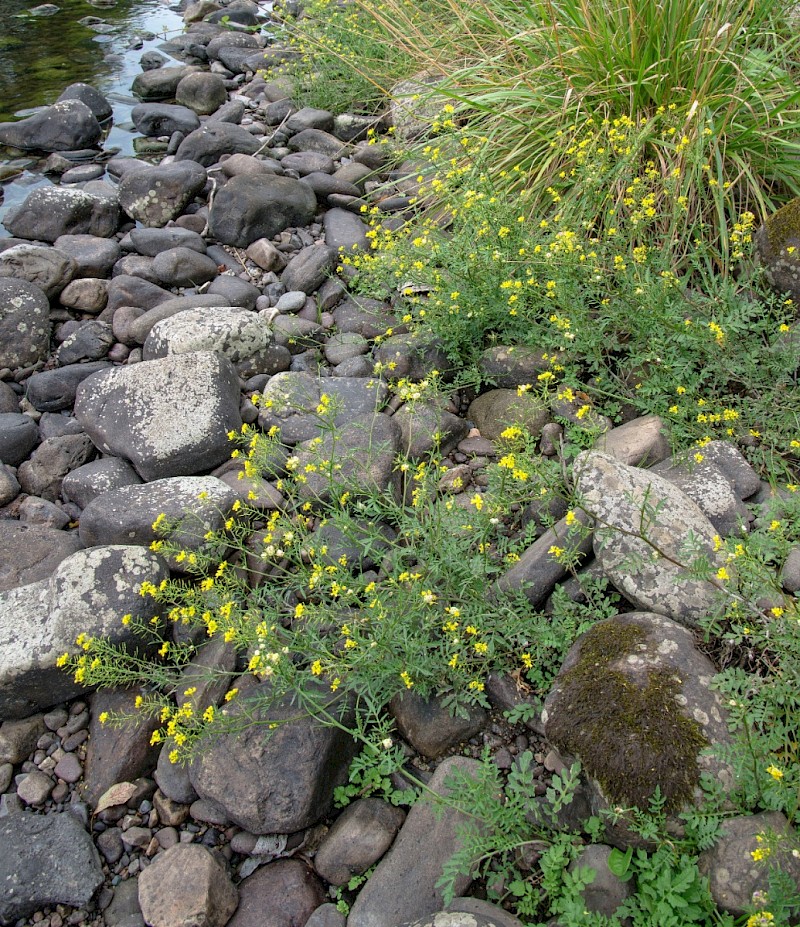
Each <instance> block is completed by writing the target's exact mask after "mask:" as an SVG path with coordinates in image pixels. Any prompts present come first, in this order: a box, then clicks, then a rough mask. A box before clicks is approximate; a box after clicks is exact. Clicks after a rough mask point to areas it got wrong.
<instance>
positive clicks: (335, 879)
mask: <svg viewBox="0 0 800 927" xmlns="http://www.w3.org/2000/svg"><path fill="white" fill-rule="evenodd" d="M404 820H405V812H404V811H402V810H401V809H400V808H395V807H394V806H393V805H390V804H389V803H388V802H385V801H382V800H381V799H379V798H360V799H358V800H357V801H354V802H353V803H352V804H350V805H348V806H347V807H346V808H345V810H344V811H343V812H342V813H341V814H340V815H339V817H338V818H337V819H336V821H335V822H334V824H333V826H332V827H331V829H330V830H329V831H328V833H327V834H326V835H325V837H324V838H323V840H322V843H321V844H320V846H319V849H318V850H317V854H316V856H315V857H314V868H315V869H316V870H317V872H318V873H319V874H320V875H321V876H322V878H323V879H325V881H326V882H329V883H330V884H331V885H344V884H345V883H346V882H349V881H350V879H352V877H353V876H357V875H362V874H363V873H365V872H366V871H367V869H369V868H370V866H374V865H375V863H377V862H378V860H379V859H380V858H381V857H382V856H383V854H384V853H385V852H386V851H387V850H388V849H389V847H390V846H391V845H392V841H393V840H394V838H395V837H396V836H397V832H398V830H399V829H400V827H401V826H402V824H403V821H404Z"/></svg>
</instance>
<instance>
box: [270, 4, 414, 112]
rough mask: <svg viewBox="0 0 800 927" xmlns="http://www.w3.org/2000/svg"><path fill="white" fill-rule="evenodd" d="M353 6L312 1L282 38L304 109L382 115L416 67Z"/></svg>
mask: <svg viewBox="0 0 800 927" xmlns="http://www.w3.org/2000/svg"><path fill="white" fill-rule="evenodd" d="M374 11H375V8H373V10H365V9H361V8H359V7H358V6H356V5H355V4H352V3H337V2H335V0H312V2H311V3H308V4H307V5H306V6H304V8H303V11H302V15H301V16H299V17H297V18H293V17H286V18H285V19H284V20H283V22H282V24H281V28H280V30H279V32H278V35H279V37H282V38H283V39H284V40H285V41H286V44H287V45H288V46H289V47H290V48H292V49H293V50H294V51H295V52H297V58H296V60H294V61H292V62H290V63H289V64H287V65H285V66H283V67H282V68H281V70H282V71H283V72H284V73H286V74H288V75H289V76H290V77H291V78H292V81H293V83H294V93H293V98H294V100H295V101H296V102H297V104H298V105H300V106H312V107H316V108H319V109H327V110H330V111H332V112H356V113H364V114H368V115H376V114H377V115H380V111H381V109H382V108H383V106H384V105H385V103H386V100H387V93H388V91H389V89H390V88H391V86H392V85H393V84H394V83H395V82H396V81H397V80H398V79H400V78H401V77H404V76H406V74H407V73H408V72H409V71H410V70H413V67H414V65H413V61H412V59H411V58H410V57H409V56H408V54H407V53H406V51H405V49H403V48H402V47H400V46H399V45H398V44H397V43H396V42H394V40H393V39H392V37H391V36H390V35H389V33H387V32H386V30H385V29H384V28H383V27H382V25H381V24H380V22H379V21H378V20H377V19H376V18H375V16H374V15H373V12H374Z"/></svg>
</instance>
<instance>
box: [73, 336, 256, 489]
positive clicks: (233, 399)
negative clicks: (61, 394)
mask: <svg viewBox="0 0 800 927" xmlns="http://www.w3.org/2000/svg"><path fill="white" fill-rule="evenodd" d="M75 416H76V418H77V419H78V421H79V422H80V423H81V425H82V426H83V427H84V428H85V429H86V432H87V434H89V436H90V437H91V438H92V440H93V441H94V443H95V445H96V446H97V447H98V448H99V449H100V450H102V451H103V453H105V454H112V455H114V456H115V457H123V458H125V459H127V460H129V461H130V462H131V463H132V464H133V466H134V468H135V470H136V471H137V473H138V474H139V475H140V476H141V477H142V479H144V480H156V479H161V478H163V477H167V476H187V475H192V474H195V473H199V472H202V471H203V470H211V469H212V468H213V467H215V466H217V465H218V464H220V463H222V462H223V460H225V459H226V458H227V457H228V456H229V453H230V448H229V442H228V437H227V434H228V432H229V431H232V430H233V431H236V430H238V429H239V428H240V426H241V423H242V422H241V416H240V413H239V380H238V377H237V375H236V371H235V369H234V368H233V366H232V365H231V363H230V361H229V360H228V359H227V358H225V357H223V356H222V355H220V354H217V353H216V352H210V351H204V352H197V353H191V354H173V355H170V356H169V357H164V358H161V359H158V360H152V361H145V362H143V363H140V364H135V365H134V366H132V367H117V368H114V369H112V370H108V371H101V372H100V373H97V374H94V375H93V376H91V377H89V378H87V379H86V380H84V381H83V382H82V383H81V385H80V386H79V387H78V393H77V396H76V400H75Z"/></svg>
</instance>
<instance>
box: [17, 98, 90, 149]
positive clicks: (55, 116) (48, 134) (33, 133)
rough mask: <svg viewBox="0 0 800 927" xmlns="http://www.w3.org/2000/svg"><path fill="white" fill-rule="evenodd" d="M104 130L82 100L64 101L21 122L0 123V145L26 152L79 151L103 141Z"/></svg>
mask: <svg viewBox="0 0 800 927" xmlns="http://www.w3.org/2000/svg"><path fill="white" fill-rule="evenodd" d="M102 134H103V130H102V129H101V128H100V123H99V122H98V121H97V119H96V118H95V115H94V113H93V112H92V111H91V109H90V108H89V107H88V106H87V105H86V104H85V103H82V102H81V101H80V100H77V99H68V100H61V101H59V102H58V103H54V104H53V105H52V106H48V107H47V108H46V109H44V110H42V111H41V112H39V113H35V114H34V115H33V116H28V118H27V119H20V120H19V122H3V123H0V145H8V146H9V147H10V148H21V149H22V150H23V151H77V150H79V149H81V148H91V147H93V146H94V145H96V144H97V142H99V141H100V137H101V135H102Z"/></svg>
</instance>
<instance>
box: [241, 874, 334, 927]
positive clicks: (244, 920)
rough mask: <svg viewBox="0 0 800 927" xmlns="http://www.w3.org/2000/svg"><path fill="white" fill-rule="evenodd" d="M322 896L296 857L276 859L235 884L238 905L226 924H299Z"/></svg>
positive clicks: (319, 886)
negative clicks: (237, 893)
mask: <svg viewBox="0 0 800 927" xmlns="http://www.w3.org/2000/svg"><path fill="white" fill-rule="evenodd" d="M325 898H326V895H325V891H324V889H323V887H322V883H321V882H320V880H319V879H318V878H317V877H316V875H315V874H314V870H313V869H311V867H310V866H308V865H307V864H306V863H304V862H301V861H300V860H299V859H279V860H277V861H276V862H274V863H269V864H268V865H266V866H261V867H260V868H259V869H258V870H257V871H256V872H254V873H253V875H251V876H248V877H247V878H246V879H243V880H242V881H241V882H240V883H239V907H238V908H237V909H236V913H235V914H234V915H233V917H232V918H231V920H230V921H229V922H228V927H261V925H263V924H269V925H270V927H299V925H300V924H303V925H305V924H306V923H307V921H308V919H309V917H310V916H311V914H312V912H313V911H314V910H315V909H316V908H318V907H319V906H320V905H321V904H322V903H323V902H324V901H325Z"/></svg>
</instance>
